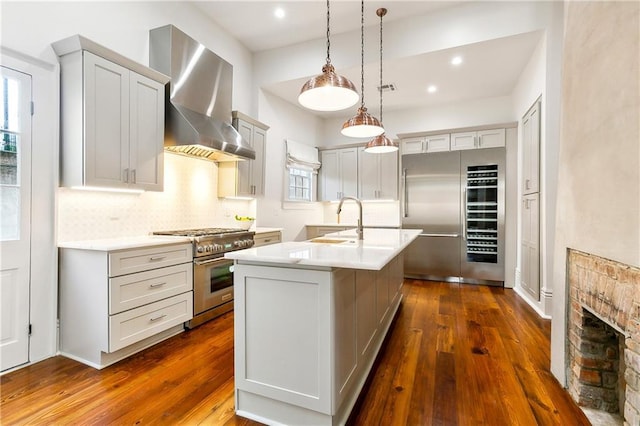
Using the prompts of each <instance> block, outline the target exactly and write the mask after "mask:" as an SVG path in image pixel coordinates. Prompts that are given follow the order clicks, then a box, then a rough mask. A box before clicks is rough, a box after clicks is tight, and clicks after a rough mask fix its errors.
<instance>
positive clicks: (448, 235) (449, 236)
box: [418, 232, 460, 238]
mask: <svg viewBox="0 0 640 426" xmlns="http://www.w3.org/2000/svg"><path fill="white" fill-rule="evenodd" d="M418 236H419V237H447V238H458V237H459V236H460V234H456V233H455V232H454V233H450V234H446V233H445V234H430V233H424V234H418Z"/></svg>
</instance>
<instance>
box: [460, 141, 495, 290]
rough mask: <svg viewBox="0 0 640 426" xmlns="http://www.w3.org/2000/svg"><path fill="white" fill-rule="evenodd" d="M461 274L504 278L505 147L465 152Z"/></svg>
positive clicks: (463, 160) (489, 278) (489, 279)
mask: <svg viewBox="0 0 640 426" xmlns="http://www.w3.org/2000/svg"><path fill="white" fill-rule="evenodd" d="M461 172H462V176H461V180H462V182H461V183H462V185H461V186H462V212H461V213H462V214H461V216H462V244H461V250H462V253H461V264H460V269H461V271H460V272H461V274H460V275H461V276H463V277H465V276H466V277H474V278H476V279H479V280H488V281H504V173H505V170H504V150H503V149H496V150H494V149H487V150H476V151H470V152H469V153H466V152H464V153H463V154H462V155H461Z"/></svg>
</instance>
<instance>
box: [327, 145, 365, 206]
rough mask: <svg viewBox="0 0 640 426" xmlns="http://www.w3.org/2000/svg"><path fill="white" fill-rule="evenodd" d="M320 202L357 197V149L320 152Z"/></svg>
mask: <svg viewBox="0 0 640 426" xmlns="http://www.w3.org/2000/svg"><path fill="white" fill-rule="evenodd" d="M320 162H321V163H322V167H321V168H320V197H319V198H320V200H321V201H332V200H339V199H340V198H342V197H346V196H351V197H357V196H358V149H357V148H340V149H328V150H325V151H320Z"/></svg>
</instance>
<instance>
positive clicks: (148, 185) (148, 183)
mask: <svg viewBox="0 0 640 426" xmlns="http://www.w3.org/2000/svg"><path fill="white" fill-rule="evenodd" d="M129 89H130V97H129V98H130V101H131V119H130V137H129V155H130V157H129V183H130V184H131V185H132V186H135V187H136V188H140V189H145V190H150V191H162V188H163V186H164V161H163V149H164V85H163V84H160V83H158V82H156V81H154V80H151V79H149V78H147V77H144V76H142V75H139V74H137V73H135V72H133V71H132V72H130V83H129Z"/></svg>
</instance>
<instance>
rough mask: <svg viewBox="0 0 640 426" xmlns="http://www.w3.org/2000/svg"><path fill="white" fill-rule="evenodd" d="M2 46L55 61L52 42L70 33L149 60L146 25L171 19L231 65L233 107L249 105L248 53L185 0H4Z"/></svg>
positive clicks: (145, 61)
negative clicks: (178, 0) (26, 0)
mask: <svg viewBox="0 0 640 426" xmlns="http://www.w3.org/2000/svg"><path fill="white" fill-rule="evenodd" d="M0 19H1V25H0V35H1V38H0V40H1V41H0V42H1V43H2V45H3V46H5V47H9V48H11V49H14V50H17V51H19V52H22V53H26V54H28V55H31V56H35V57H39V58H42V59H45V60H48V61H49V62H57V59H56V56H55V53H54V52H53V50H52V49H51V47H50V44H51V43H52V42H55V41H58V40H61V39H63V38H66V37H69V36H71V35H74V34H81V35H83V36H85V37H87V38H88V39H90V40H92V41H94V42H96V43H98V44H101V45H103V46H105V47H107V48H109V49H112V50H115V51H116V52H118V53H120V54H122V55H124V56H126V57H128V58H130V59H132V60H134V61H137V62H140V63H141V64H144V65H147V64H148V63H149V30H151V29H153V28H157V27H160V26H163V25H167V24H173V25H175V26H177V27H178V28H180V29H181V30H183V31H184V32H186V33H187V34H188V35H190V36H191V37H193V38H194V39H196V40H198V41H199V42H200V43H202V44H204V45H205V46H207V47H208V48H209V49H211V50H212V51H213V52H215V53H216V54H218V55H219V56H221V57H222V58H224V59H226V60H227V61H228V62H229V63H231V64H232V65H233V109H238V110H241V111H248V110H250V108H251V105H252V96H253V94H252V92H251V82H252V66H253V65H252V55H251V52H249V51H248V50H247V49H246V48H245V47H244V46H243V45H242V44H241V43H240V42H238V41H237V40H236V39H234V38H233V37H231V36H229V35H228V34H227V33H226V32H225V31H224V30H222V29H221V28H220V27H219V26H218V25H217V24H216V23H214V22H213V21H211V20H210V19H208V18H206V17H205V16H204V14H202V12H200V11H199V10H198V9H196V8H195V7H193V6H192V5H190V4H189V3H187V2H164V1H163V2H157V1H143V2H122V1H111V2H99V1H97V2H93V1H91V2H67V1H51V2H49V1H46V2H6V1H3V2H2V16H1V18H0Z"/></svg>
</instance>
